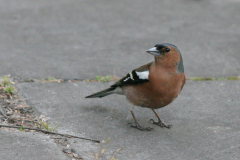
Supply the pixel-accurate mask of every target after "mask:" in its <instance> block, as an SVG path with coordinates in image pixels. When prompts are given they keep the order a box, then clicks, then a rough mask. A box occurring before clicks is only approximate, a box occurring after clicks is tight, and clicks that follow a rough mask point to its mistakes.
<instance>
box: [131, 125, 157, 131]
mask: <svg viewBox="0 0 240 160" xmlns="http://www.w3.org/2000/svg"><path fill="white" fill-rule="evenodd" d="M128 125H130V126H131V127H133V128H137V129H139V130H140V131H151V130H153V128H151V127H147V128H142V127H141V126H140V125H139V124H138V123H135V124H132V123H128Z"/></svg>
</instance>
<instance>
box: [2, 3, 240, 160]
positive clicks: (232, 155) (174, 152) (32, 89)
mask: <svg viewBox="0 0 240 160" xmlns="http://www.w3.org/2000/svg"><path fill="white" fill-rule="evenodd" d="M0 4H1V5H0V66H1V69H0V75H6V74H11V76H12V77H13V78H16V79H28V78H37V79H40V78H46V77H49V76H54V77H55V78H59V79H89V78H91V79H93V78H94V77H95V76H98V75H100V76H106V75H116V76H117V77H121V76H123V75H125V74H126V73H128V72H129V71H130V70H131V69H133V68H136V67H138V66H140V65H142V64H144V63H148V62H150V61H152V60H153V58H152V56H151V55H148V54H146V53H145V50H146V49H148V48H151V47H153V46H154V45H155V44H156V43H160V42H170V43H173V44H175V45H177V46H178V47H179V49H180V51H181V53H182V55H183V59H184V65H185V71H186V76H188V77H195V76H197V77H228V76H239V75H240V63H239V61H240V55H239V50H240V46H239V41H240V36H239V35H240V28H239V27H238V26H239V25H240V17H239V14H240V10H239V7H240V1H239V0H229V1H224V0H218V1H209V0H202V1H199V0H198V1H196V0H181V1H179V0H174V1H161V2H159V1H157V0H150V1H143V0H141V1H138V3H136V2H133V1H125V0H123V1H106V0H103V1H91V0H90V1H86V0H83V1H77V0H69V1H65V0H58V1H55V0H50V1H49V0H41V1H36V0H23V1H21V2H20V1H4V0H0ZM112 83H113V82H107V83H102V82H62V83H42V82H16V84H15V87H16V88H17V89H18V92H21V93H22V94H23V96H24V97H25V98H26V99H28V104H29V105H30V106H31V107H34V108H35V109H36V110H37V111H38V112H35V114H42V115H45V116H47V117H50V120H49V122H50V123H55V124H59V125H60V127H59V128H57V130H58V132H60V133H66V134H72V135H77V136H83V137H89V138H95V139H99V140H103V139H104V140H106V139H108V138H109V137H110V141H109V143H108V144H106V145H105V146H106V149H105V152H104V154H103V155H101V157H99V159H110V158H111V156H112V155H113V157H114V158H117V159H119V160H121V159H122V160H124V159H133V160H136V159H139V160H144V159H146V160H147V159H156V160H158V159H163V160H168V159H169V160H172V159H176V160H188V159H189V160H192V159H199V160H200V159H201V160H205V159H210V160H211V159H212V160H215V159H217V160H225V159H230V160H232V159H240V149H239V147H240V137H239V135H240V134H239V132H240V130H239V121H240V118H239V115H240V112H239V106H240V101H239V96H240V81H187V82H186V85H185V87H184V89H183V91H182V93H181V94H180V96H179V97H178V98H177V99H176V100H175V101H174V102H173V103H172V104H170V105H169V106H167V107H165V108H162V109H160V110H158V113H159V114H160V116H161V118H162V119H163V120H164V122H165V123H166V124H172V125H173V127H172V128H171V129H170V130H168V129H162V128H160V127H158V126H154V125H153V124H151V123H150V122H149V119H150V118H154V114H153V113H152V112H151V111H150V110H148V109H144V108H138V107H136V108H135V114H136V116H137V118H138V120H139V122H140V123H141V124H142V125H143V126H146V127H147V126H149V127H153V128H154V130H153V131H151V132H141V131H138V130H136V129H134V128H131V127H130V126H128V125H127V123H128V122H132V119H131V116H129V113H128V110H127V101H126V100H125V98H124V97H123V96H119V95H112V96H109V97H106V98H103V99H85V98H84V97H85V96H86V95H89V94H91V93H93V92H95V91H98V90H101V89H104V88H105V87H107V86H109V85H111V84H112ZM0 118H1V117H0ZM0 122H1V121H0ZM0 139H1V140H0V157H1V159H6V160H8V159H24V160H26V159H35V160H38V159H39V160H42V159H76V158H74V157H72V155H74V154H75V153H76V154H77V155H79V158H80V157H82V158H83V159H94V158H93V156H95V159H96V154H97V153H100V152H101V150H102V148H103V146H102V145H103V144H101V145H96V144H95V143H93V142H89V141H83V140H79V139H72V138H56V137H52V136H48V135H45V134H43V133H38V132H20V131H18V130H16V129H5V128H1V129H0ZM120 148H122V150H121V151H119V152H118V153H115V152H114V151H116V150H117V149H120ZM69 155H71V156H69ZM70 157H72V158H70Z"/></svg>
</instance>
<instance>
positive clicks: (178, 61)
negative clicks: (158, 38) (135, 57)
mask: <svg viewBox="0 0 240 160" xmlns="http://www.w3.org/2000/svg"><path fill="white" fill-rule="evenodd" d="M146 52H147V53H150V54H152V55H154V57H155V63H156V65H161V66H165V67H172V66H177V72H179V73H182V72H184V67H183V60H182V56H181V53H180V51H179V50H178V48H177V47H176V46H175V45H173V44H170V43H160V44H156V45H155V46H154V47H153V48H150V49H149V50H146Z"/></svg>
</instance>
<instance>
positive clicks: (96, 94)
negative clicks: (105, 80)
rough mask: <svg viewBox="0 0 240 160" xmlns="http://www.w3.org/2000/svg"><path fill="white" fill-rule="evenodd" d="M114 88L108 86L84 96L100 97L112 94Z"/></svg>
mask: <svg viewBox="0 0 240 160" xmlns="http://www.w3.org/2000/svg"><path fill="white" fill-rule="evenodd" d="M114 90H115V88H114V87H110V88H108V89H105V90H102V91H100V92H97V93H94V94H91V95H89V96H87V97H85V98H102V97H105V96H107V95H109V94H113V93H114Z"/></svg>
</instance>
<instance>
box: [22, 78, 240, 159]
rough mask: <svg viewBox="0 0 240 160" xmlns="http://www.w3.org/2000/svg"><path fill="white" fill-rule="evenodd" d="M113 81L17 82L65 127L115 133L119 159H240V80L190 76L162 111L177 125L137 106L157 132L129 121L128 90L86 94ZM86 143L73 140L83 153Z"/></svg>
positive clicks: (110, 148) (103, 135)
mask: <svg viewBox="0 0 240 160" xmlns="http://www.w3.org/2000/svg"><path fill="white" fill-rule="evenodd" d="M112 83H113V82H108V83H100V82H98V83H85V82H78V83H19V84H17V87H18V89H19V90H20V91H21V92H22V93H23V94H24V95H25V96H26V97H28V98H29V101H30V102H31V103H32V104H33V105H34V106H35V107H36V108H37V109H38V110H39V111H40V112H42V114H44V115H46V116H49V117H51V120H50V121H51V122H54V123H58V124H61V126H60V128H59V129H58V130H59V131H60V132H64V133H76V134H78V135H83V136H86V137H91V138H96V139H105V140H106V139H107V138H109V137H110V138H111V140H110V142H109V144H107V145H106V150H105V156H106V158H108V159H109V157H110V156H111V154H112V153H113V152H114V150H116V149H119V148H123V150H122V151H120V153H119V154H117V153H115V154H114V155H115V157H116V158H118V159H134V160H136V159H139V160H140V159H141V160H145V159H146V160H147V159H156V160H159V159H164V160H173V159H186V160H188V159H189V160H192V159H199V160H205V159H209V160H211V159H212V160H213V159H218V160H226V159H229V160H233V159H240V148H239V147H240V130H239V121H240V117H239V115H240V110H239V106H240V101H239V96H240V81H203V82H193V81H187V83H186V85H185V87H184V89H183V91H182V93H181V94H180V96H179V97H178V98H177V99H176V100H175V101H174V102H173V103H172V104H170V105H169V106H167V107H165V108H162V109H160V110H158V111H157V112H158V113H159V115H160V117H161V118H162V119H163V120H164V122H165V123H166V124H172V125H173V127H172V128H171V129H163V128H160V127H158V126H154V125H153V124H151V123H150V122H149V119H150V118H155V117H154V114H153V113H152V112H151V111H150V110H149V109H145V108H139V107H136V108H135V114H136V116H137V119H138V121H139V123H141V124H142V125H143V126H146V127H147V126H148V127H153V128H154V130H153V131H151V132H142V131H139V130H137V129H134V128H131V127H130V126H128V125H127V123H128V122H132V118H131V117H130V116H129V115H130V114H129V113H128V112H129V111H128V110H127V108H126V107H127V106H128V104H127V101H126V100H125V98H124V97H123V96H120V95H111V96H108V97H106V98H102V99H85V98H84V97H85V96H86V95H89V94H91V93H93V92H95V91H99V90H101V89H104V88H106V87H107V86H109V85H110V84H112ZM84 143H85V142H84V141H82V142H81V143H74V144H73V145H74V146H75V149H76V150H77V151H78V152H79V153H81V152H82V150H81V149H83V147H82V146H84ZM86 143H87V144H88V147H90V146H89V143H88V142H86ZM92 147H93V148H94V147H95V145H94V144H92Z"/></svg>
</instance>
